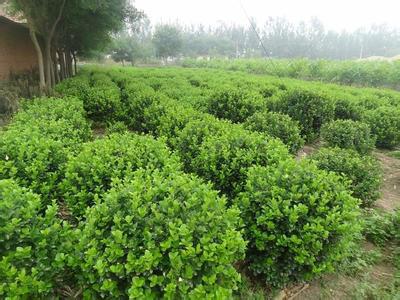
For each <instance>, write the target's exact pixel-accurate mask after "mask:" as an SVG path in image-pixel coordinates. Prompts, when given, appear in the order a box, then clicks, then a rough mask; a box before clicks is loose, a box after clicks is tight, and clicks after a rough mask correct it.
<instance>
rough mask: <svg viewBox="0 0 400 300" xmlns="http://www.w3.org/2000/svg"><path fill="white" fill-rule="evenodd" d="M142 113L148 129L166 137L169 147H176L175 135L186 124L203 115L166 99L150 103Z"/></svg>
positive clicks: (154, 133) (152, 132)
mask: <svg viewBox="0 0 400 300" xmlns="http://www.w3.org/2000/svg"><path fill="white" fill-rule="evenodd" d="M144 115H145V118H146V119H147V122H146V127H147V129H148V131H149V132H150V133H151V134H152V135H154V136H157V137H165V138H167V144H168V146H170V147H171V148H176V146H177V137H178V135H179V133H180V131H181V130H182V129H183V128H184V127H185V126H186V124H188V123H189V122H190V121H191V120H196V119H202V118H204V116H205V114H203V113H201V112H198V111H196V110H195V109H194V108H192V107H191V106H187V105H182V104H181V103H179V102H178V101H176V100H166V101H163V103H160V104H156V105H151V106H150V107H148V108H147V109H146V110H145V112H144Z"/></svg>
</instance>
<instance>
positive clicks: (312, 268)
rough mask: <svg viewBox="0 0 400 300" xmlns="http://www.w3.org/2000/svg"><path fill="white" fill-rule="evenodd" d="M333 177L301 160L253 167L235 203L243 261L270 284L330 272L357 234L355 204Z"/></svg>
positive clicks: (306, 278)
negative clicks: (244, 246)
mask: <svg viewBox="0 0 400 300" xmlns="http://www.w3.org/2000/svg"><path fill="white" fill-rule="evenodd" d="M346 188H347V187H346V186H345V185H343V183H342V180H341V178H340V177H339V176H337V175H336V174H334V173H328V172H326V171H320V170H318V168H317V167H316V166H315V165H313V164H310V162H308V161H305V160H302V161H300V162H298V163H297V162H296V161H294V160H285V161H282V162H281V163H280V164H279V165H278V166H273V167H259V166H257V167H253V168H251V169H250V171H249V174H248V180H247V184H246V189H245V192H244V193H242V194H241V195H240V197H239V198H238V200H237V201H238V204H239V207H240V209H241V212H242V218H243V221H244V224H246V225H245V237H246V240H247V241H248V242H249V244H248V250H247V256H246V259H247V260H248V262H249V263H250V269H251V270H252V271H253V272H254V274H256V275H262V276H263V278H265V279H266V280H267V282H268V283H270V284H272V285H282V284H285V283H288V282H290V281H292V280H294V281H296V280H310V279H311V278H312V277H314V276H317V275H319V274H321V273H323V272H325V271H332V270H333V269H334V265H335V263H336V262H337V261H340V260H341V259H343V258H344V257H345V256H346V251H347V249H348V247H349V246H350V245H351V241H352V239H353V237H354V234H355V233H357V232H358V230H359V228H358V226H357V220H356V219H357V217H358V201H357V200H356V199H355V198H353V197H351V196H350V194H349V193H348V192H347V189H346Z"/></svg>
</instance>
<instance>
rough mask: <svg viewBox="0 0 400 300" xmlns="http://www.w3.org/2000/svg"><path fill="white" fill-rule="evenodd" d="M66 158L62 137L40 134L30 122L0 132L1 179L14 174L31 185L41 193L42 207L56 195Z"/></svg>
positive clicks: (24, 183)
mask: <svg viewBox="0 0 400 300" xmlns="http://www.w3.org/2000/svg"><path fill="white" fill-rule="evenodd" d="M67 159H68V150H67V149H66V148H64V146H63V143H62V142H61V141H56V140H53V139H51V138H47V137H44V136H42V133H40V132H38V130H37V128H35V127H29V124H26V125H25V128H24V129H21V128H20V127H11V128H9V130H7V131H5V132H0V179H8V178H13V179H15V180H16V181H17V182H18V184H20V185H21V186H24V187H28V188H31V189H32V191H34V192H35V193H37V194H40V195H42V201H43V206H44V207H45V206H46V205H47V204H49V203H50V200H51V199H52V198H54V197H55V196H56V195H57V185H58V184H59V182H60V181H61V179H62V177H63V173H64V167H65V163H66V161H67Z"/></svg>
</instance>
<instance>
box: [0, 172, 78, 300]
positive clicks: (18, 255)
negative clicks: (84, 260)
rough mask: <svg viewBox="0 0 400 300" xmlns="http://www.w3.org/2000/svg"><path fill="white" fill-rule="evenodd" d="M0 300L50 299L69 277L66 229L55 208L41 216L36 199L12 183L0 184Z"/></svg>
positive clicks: (0, 182) (67, 233)
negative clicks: (66, 258) (66, 270)
mask: <svg viewBox="0 0 400 300" xmlns="http://www.w3.org/2000/svg"><path fill="white" fill-rule="evenodd" d="M0 199H1V201H0V298H3V299H39V298H47V297H49V298H51V296H53V295H55V289H56V288H57V287H60V286H62V285H63V284H62V283H63V282H65V280H66V279H67V277H68V275H67V274H66V273H65V272H64V270H65V269H64V268H65V249H66V248H67V244H68V243H70V240H69V236H70V235H69V230H70V229H69V227H68V226H67V225H66V224H63V223H62V222H61V221H60V220H59V219H58V218H57V216H56V214H57V206H56V205H52V206H49V207H48V208H47V210H46V212H45V213H44V215H42V213H41V208H42V203H41V201H40V198H39V196H38V195H36V194H33V193H32V192H30V191H29V190H27V189H24V188H21V187H19V186H18V185H17V184H16V183H15V182H14V181H12V180H0Z"/></svg>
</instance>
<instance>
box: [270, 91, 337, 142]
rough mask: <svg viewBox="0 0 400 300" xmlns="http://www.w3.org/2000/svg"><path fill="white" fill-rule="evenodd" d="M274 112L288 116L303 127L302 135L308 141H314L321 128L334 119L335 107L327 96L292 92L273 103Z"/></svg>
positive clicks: (280, 96) (316, 93)
mask: <svg viewBox="0 0 400 300" xmlns="http://www.w3.org/2000/svg"><path fill="white" fill-rule="evenodd" d="M270 105H271V109H272V110H277V111H279V112H283V113H286V114H288V115H289V116H290V117H292V119H294V120H296V121H298V122H299V124H300V125H301V133H302V135H303V136H304V137H305V138H306V140H307V141H312V140H314V139H315V138H316V137H317V136H318V134H319V131H320V129H321V126H322V125H324V124H325V123H327V122H329V121H331V120H332V119H333V117H334V109H335V105H334V102H333V101H332V99H330V98H329V97H328V96H327V95H324V94H321V93H318V92H314V91H310V90H300V89H295V90H290V91H287V92H285V93H282V94H280V95H279V98H278V99H277V100H275V101H274V102H272V103H271V104H270Z"/></svg>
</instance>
